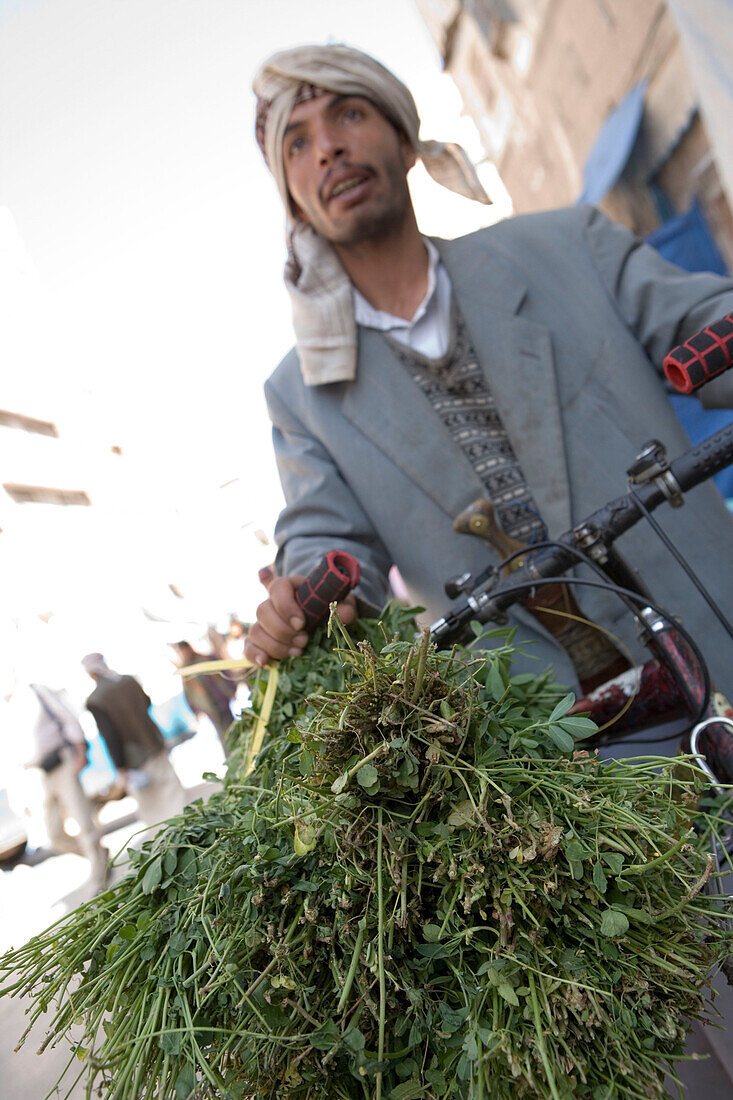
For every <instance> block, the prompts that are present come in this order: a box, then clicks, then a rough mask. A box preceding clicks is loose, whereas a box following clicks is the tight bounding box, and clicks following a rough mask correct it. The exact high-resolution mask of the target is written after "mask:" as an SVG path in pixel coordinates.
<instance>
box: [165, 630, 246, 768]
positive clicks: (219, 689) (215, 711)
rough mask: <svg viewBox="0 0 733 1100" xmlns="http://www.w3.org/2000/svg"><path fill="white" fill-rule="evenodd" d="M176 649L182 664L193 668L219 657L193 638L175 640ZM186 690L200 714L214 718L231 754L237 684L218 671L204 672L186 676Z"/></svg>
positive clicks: (195, 710)
mask: <svg viewBox="0 0 733 1100" xmlns="http://www.w3.org/2000/svg"><path fill="white" fill-rule="evenodd" d="M172 649H173V651H174V653H175V654H176V658H177V663H178V667H179V668H190V666H191V665H196V664H203V663H206V662H207V661H214V660H216V659H217V658H216V657H215V656H208V657H207V656H206V654H205V653H199V652H198V651H197V650H195V649H194V648H193V646H192V645H191V643H190V642H186V641H180V642H173V643H172ZM183 694H184V695H185V697H186V702H187V703H188V705H189V707H190V708H191V710H192V711H193V713H194V714H195V715H196V716H197V717H201V715H202V714H203V715H206V717H207V718H208V719H210V721H211V723H212V725H213V727H214V729H215V730H216V733H217V736H218V738H219V741H220V742H221V747H222V749H223V750H224V755H225V756H229V748H228V746H227V741H226V732H227V730H228V729H229V727H230V726H231V724H232V722H233V721H234V718H233V716H232V711H231V707H230V703H231V702H232V700H233V699H234V696H235V695H236V694H237V685H236V684H234V683H232V681H231V680H227V678H226V677H225V676H222V675H221V674H220V673H217V672H214V673H204V675H203V676H185V677H184V678H183Z"/></svg>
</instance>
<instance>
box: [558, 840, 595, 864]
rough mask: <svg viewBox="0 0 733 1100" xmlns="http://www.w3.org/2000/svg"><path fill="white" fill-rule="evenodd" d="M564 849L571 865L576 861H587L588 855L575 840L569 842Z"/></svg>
mask: <svg viewBox="0 0 733 1100" xmlns="http://www.w3.org/2000/svg"><path fill="white" fill-rule="evenodd" d="M564 848H565V855H566V856H567V858H568V859H569V860H570V862H571V863H574V862H577V861H578V860H581V861H582V860H584V859H588V856H589V854H590V853H589V852H588V851H587V850H586V849H585V848H584V847H583V845H582V844H581V843H580V842H579V841H577V840H569V841H568V842H567V844H565V845H564Z"/></svg>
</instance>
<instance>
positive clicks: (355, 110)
mask: <svg viewBox="0 0 733 1100" xmlns="http://www.w3.org/2000/svg"><path fill="white" fill-rule="evenodd" d="M342 117H343V118H345V119H346V121H347V122H354V121H355V120H358V119H360V118H363V117H364V112H363V111H362V109H361V108H360V107H345V108H344V110H343V115H342Z"/></svg>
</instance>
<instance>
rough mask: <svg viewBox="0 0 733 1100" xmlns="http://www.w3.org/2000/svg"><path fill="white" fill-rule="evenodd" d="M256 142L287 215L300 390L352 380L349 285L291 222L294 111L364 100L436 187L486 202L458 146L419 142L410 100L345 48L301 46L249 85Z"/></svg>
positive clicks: (386, 75) (318, 243)
mask: <svg viewBox="0 0 733 1100" xmlns="http://www.w3.org/2000/svg"><path fill="white" fill-rule="evenodd" d="M253 89H254V92H255V95H256V96H257V119H256V136H257V141H258V144H259V146H260V148H261V149H262V151H263V153H264V156H265V159H266V161H267V163H268V165H269V167H270V170H271V171H272V174H273V175H274V177H275V180H276V182H277V186H278V189H279V191H280V194H281V196H282V199H283V202H284V203H285V208H286V210H287V214H288V221H287V243H288V263H287V265H286V267H285V284H286V286H287V289H288V292H289V294H290V299H291V302H292V307H293V325H294V328H295V338H296V344H297V348H298V354H299V357H300V366H301V371H302V373H303V379H304V381H305V383H306V385H309V386H312V385H322V384H323V383H326V382H344V381H353V379H354V378H355V376H356V321H355V320H354V305H353V295H352V287H351V282H350V280H349V278H348V276H347V274H346V272H345V271H344V269H343V267H342V266H341V263H340V262H339V259H338V257H337V255H336V253H335V252H334V250H333V248H331V246H330V244H328V242H327V241H325V240H324V239H323V238H322V237H320V236H319V235H318V234H317V233H316V232H315V231H314V230H313V229H312V228H311V227H310V226H308V225H305V223H303V222H302V221H299V220H297V219H296V218H295V216H294V211H293V207H292V199H291V196H290V194H289V192H288V186H287V181H286V178H285V166H284V160H283V137H284V134H285V127H286V126H287V124H288V121H289V119H290V115H291V113H292V110H293V107H294V106H295V105H296V103H298V102H300V101H302V100H303V99H307V98H311V97H312V96H313V95H314V94H318V93H320V92H333V93H335V94H337V95H358V96H363V97H364V98H365V99H368V100H370V101H371V102H372V103H373V104H374V105H375V106H376V107H377V108H378V109H379V110H380V111H381V112H382V114H383V115H384V116H385V117H386V118H388V119H389V120H390V122H392V123H393V124H394V125H395V126H396V127H397V128H398V129H399V130H401V131H402V132H403V133H404V134H405V135H406V137H407V139H408V141H409V142H410V144H411V145H412V147H413V149H414V150H415V153H416V155H417V156H418V157H419V158H420V159H421V160H422V162H423V164H424V165H425V168H426V169H427V171H428V172H429V173H430V175H431V176H432V177H433V179H434V180H436V181H437V182H438V183H440V184H441V185H442V186H443V187H447V188H449V189H450V190H451V191H456V192H458V194H461V195H465V196H466V198H470V199H475V200H476V201H478V202H483V203H489V202H490V201H491V200H490V199H489V197H488V195H487V194H486V192H485V191H484V188H483V187H482V185H481V182H480V180H479V179H478V176H477V175H476V171H475V169H474V168H473V166H472V164H471V162H470V161H469V159H468V157H467V156H466V153H465V152H464V150H463V149H462V148H461V146H460V145H454V144H443V143H440V142H436V141H421V140H420V138H419V136H418V135H419V129H420V118H419V116H418V113H417V108H416V106H415V101H414V100H413V98H412V95H411V94H410V92H409V90H408V89H407V88H406V87H405V85H404V84H403V83H402V81H401V80H398V79H397V77H396V76H395V75H394V74H393V73H391V72H390V71H389V69H385V67H384V66H383V65H380V63H379V62H378V61H375V60H374V58H372V57H369V55H368V54H365V53H362V52H361V51H360V50H354V49H352V48H351V47H349V46H300V47H297V48H296V49H292V50H283V51H282V52H281V53H277V54H274V55H273V57H271V58H270V59H269V60H268V61H266V62H265V63H264V65H263V66H262V67H261V69H260V70H259V72H258V73H257V75H256V76H255V79H254V82H253Z"/></svg>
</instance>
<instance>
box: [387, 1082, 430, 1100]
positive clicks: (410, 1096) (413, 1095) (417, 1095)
mask: <svg viewBox="0 0 733 1100" xmlns="http://www.w3.org/2000/svg"><path fill="white" fill-rule="evenodd" d="M424 1095H425V1087H424V1085H421V1084H420V1082H419V1081H416V1080H415V1079H414V1078H413V1080H412V1081H403V1082H402V1084H401V1085H396V1086H395V1088H393V1089H392V1091H391V1092H390V1094H389V1100H422V1098H423V1097H424Z"/></svg>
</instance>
